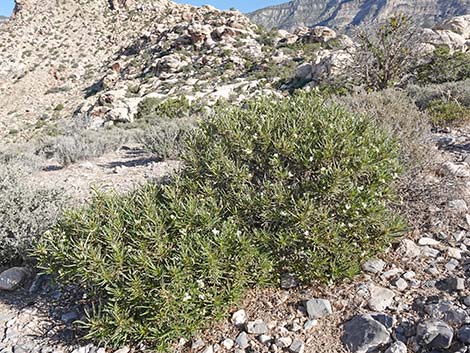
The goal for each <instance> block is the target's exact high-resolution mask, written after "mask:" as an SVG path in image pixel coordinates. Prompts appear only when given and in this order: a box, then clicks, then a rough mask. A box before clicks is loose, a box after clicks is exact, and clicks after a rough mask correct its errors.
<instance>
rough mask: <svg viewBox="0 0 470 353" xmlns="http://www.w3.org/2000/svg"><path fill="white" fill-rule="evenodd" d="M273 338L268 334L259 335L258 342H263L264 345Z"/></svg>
mask: <svg viewBox="0 0 470 353" xmlns="http://www.w3.org/2000/svg"><path fill="white" fill-rule="evenodd" d="M272 340H273V338H272V337H271V336H268V335H261V336H259V337H258V341H260V343H262V344H264V345H267V344H269V343H271V341H272Z"/></svg>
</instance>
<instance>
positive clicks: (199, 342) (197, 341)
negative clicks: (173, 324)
mask: <svg viewBox="0 0 470 353" xmlns="http://www.w3.org/2000/svg"><path fill="white" fill-rule="evenodd" d="M205 344H206V343H205V342H204V341H203V340H202V339H200V338H196V339H195V340H193V343H192V344H191V349H192V350H193V351H194V350H198V349H201V348H202V347H204V346H205Z"/></svg>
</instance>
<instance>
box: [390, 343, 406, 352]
mask: <svg viewBox="0 0 470 353" xmlns="http://www.w3.org/2000/svg"><path fill="white" fill-rule="evenodd" d="M407 352H408V349H407V348H406V345H405V344H404V343H403V342H400V341H397V342H394V343H393V344H392V345H391V346H390V347H388V349H387V350H386V351H385V353H407Z"/></svg>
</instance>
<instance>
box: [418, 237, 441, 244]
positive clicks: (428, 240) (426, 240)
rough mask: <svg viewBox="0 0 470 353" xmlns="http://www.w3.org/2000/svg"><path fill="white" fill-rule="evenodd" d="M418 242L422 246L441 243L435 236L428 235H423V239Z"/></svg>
mask: <svg viewBox="0 0 470 353" xmlns="http://www.w3.org/2000/svg"><path fill="white" fill-rule="evenodd" d="M418 244H419V245H421V246H426V245H428V246H436V245H439V242H438V241H437V240H435V239H433V238H428V237H422V238H421V239H419V240H418Z"/></svg>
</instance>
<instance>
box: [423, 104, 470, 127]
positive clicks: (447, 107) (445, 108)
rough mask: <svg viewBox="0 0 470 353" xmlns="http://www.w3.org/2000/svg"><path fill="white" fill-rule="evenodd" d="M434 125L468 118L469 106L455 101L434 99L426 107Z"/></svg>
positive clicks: (469, 117) (469, 114) (469, 116)
mask: <svg viewBox="0 0 470 353" xmlns="http://www.w3.org/2000/svg"><path fill="white" fill-rule="evenodd" d="M426 110H427V112H428V113H429V115H430V116H431V121H432V122H433V123H434V124H435V125H445V124H451V123H456V122H462V121H468V120H470V108H467V107H464V106H462V105H461V104H459V103H458V102H456V101H443V100H434V101H432V102H431V103H430V104H429V106H428V107H427V109H426Z"/></svg>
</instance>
